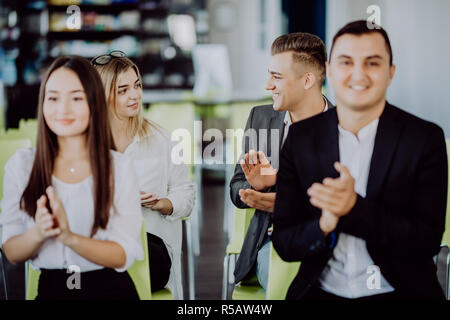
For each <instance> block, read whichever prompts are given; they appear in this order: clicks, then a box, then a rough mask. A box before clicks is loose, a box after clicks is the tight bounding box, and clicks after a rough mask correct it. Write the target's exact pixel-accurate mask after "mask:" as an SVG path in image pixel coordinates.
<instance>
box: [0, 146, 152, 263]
mask: <svg viewBox="0 0 450 320" xmlns="http://www.w3.org/2000/svg"><path fill="white" fill-rule="evenodd" d="M111 153H112V156H113V157H112V158H113V164H114V199H113V206H111V210H110V216H109V221H108V225H107V227H106V229H105V230H103V229H98V231H97V233H96V234H95V235H94V237H93V239H97V240H108V241H113V242H116V243H118V244H119V245H120V246H121V247H122V248H123V249H124V251H125V254H126V264H125V266H124V267H123V268H121V269H116V270H117V271H125V270H126V269H128V268H129V267H130V266H131V265H132V264H133V263H134V261H135V260H136V259H137V260H142V259H144V252H143V250H142V242H141V237H140V233H141V227H142V212H141V210H140V206H139V189H138V187H137V179H136V176H135V173H134V170H133V165H132V163H131V161H129V160H128V159H126V157H124V156H123V155H121V154H120V153H118V152H115V151H111ZM34 154H35V149H34V148H27V149H20V150H18V151H17V152H16V153H15V154H14V155H13V156H12V157H11V158H10V159H9V160H8V162H7V163H6V165H5V176H4V181H3V183H4V188H3V199H2V212H1V214H0V224H1V225H2V226H3V234H2V243H5V242H6V241H7V240H8V239H10V238H11V237H13V236H16V235H20V234H22V233H24V232H26V231H27V230H29V229H31V228H33V227H34V226H35V222H34V219H33V218H31V217H30V216H29V215H28V214H27V213H25V212H24V211H22V210H21V209H20V206H19V203H20V199H21V197H22V194H23V191H24V190H25V188H26V186H27V184H28V180H29V176H30V173H31V169H32V166H33V161H34ZM52 184H53V187H54V188H55V190H56V193H57V194H58V196H59V198H60V199H61V201H62V203H63V206H64V209H65V211H66V215H67V219H68V221H69V226H70V229H71V231H72V232H74V233H76V234H79V235H82V236H86V237H90V235H91V230H92V225H93V223H94V199H93V196H92V195H93V179H92V175H90V176H89V177H87V178H86V179H84V180H83V181H81V182H79V183H65V182H62V181H61V180H59V179H57V178H55V177H52ZM105 187H106V186H105ZM70 265H76V266H78V267H79V268H80V271H81V272H85V271H92V270H99V269H102V268H103V266H100V265H97V264H95V263H92V262H90V261H89V260H87V259H85V258H83V257H82V256H80V255H78V254H77V253H76V252H75V251H73V250H72V249H70V248H69V247H66V246H65V245H64V244H62V243H61V242H60V241H59V240H57V239H56V238H50V239H47V240H45V242H44V243H43V245H42V246H41V247H40V248H39V250H38V252H37V254H36V256H34V257H33V258H32V259H31V266H32V267H33V268H34V269H39V268H45V269H67V268H68V267H69V266H70Z"/></svg>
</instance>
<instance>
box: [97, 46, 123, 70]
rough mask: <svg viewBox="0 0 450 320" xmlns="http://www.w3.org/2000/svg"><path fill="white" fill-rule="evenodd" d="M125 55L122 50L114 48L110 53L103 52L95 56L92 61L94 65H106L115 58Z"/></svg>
mask: <svg viewBox="0 0 450 320" xmlns="http://www.w3.org/2000/svg"><path fill="white" fill-rule="evenodd" d="M125 56H126V55H125V53H124V52H122V51H120V50H114V51H111V52H110V53H108V54H102V55H100V56H97V57H95V58H94V59H92V60H91V63H92V64H93V65H97V66H104V65H105V64H108V63H109V62H110V61H111V60H112V59H114V58H122V57H125Z"/></svg>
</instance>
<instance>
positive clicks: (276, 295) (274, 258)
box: [266, 244, 300, 300]
mask: <svg viewBox="0 0 450 320" xmlns="http://www.w3.org/2000/svg"><path fill="white" fill-rule="evenodd" d="M299 268H300V262H286V261H284V260H282V259H281V258H280V256H279V255H278V253H277V251H276V250H275V248H274V247H273V244H272V245H271V246H270V262H269V281H268V283H267V296H266V298H267V300H284V299H286V293H287V291H288V289H289V286H290V285H291V283H292V280H294V278H295V276H296V275H297V273H298V270H299Z"/></svg>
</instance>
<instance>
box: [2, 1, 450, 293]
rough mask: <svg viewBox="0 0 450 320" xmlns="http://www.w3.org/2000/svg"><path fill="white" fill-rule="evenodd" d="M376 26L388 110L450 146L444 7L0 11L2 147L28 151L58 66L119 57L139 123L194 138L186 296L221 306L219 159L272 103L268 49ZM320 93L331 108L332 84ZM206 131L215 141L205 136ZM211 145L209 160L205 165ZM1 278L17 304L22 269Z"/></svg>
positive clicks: (345, 4) (223, 226)
mask: <svg viewBox="0 0 450 320" xmlns="http://www.w3.org/2000/svg"><path fill="white" fill-rule="evenodd" d="M374 15H377V19H379V20H378V21H379V23H380V24H381V25H382V26H383V27H384V28H385V29H386V30H387V32H388V34H389V36H390V40H391V45H392V48H393V58H394V64H396V66H397V71H396V75H395V78H394V81H393V83H392V85H391V87H390V88H389V91H388V100H389V102H391V103H392V104H394V105H397V106H399V107H400V108H403V109H404V110H406V111H409V112H412V113H414V114H416V115H418V116H420V117H422V118H425V119H427V120H430V121H433V122H435V123H437V124H439V125H440V126H441V127H442V128H443V129H444V131H445V134H446V137H447V138H448V137H450V104H449V102H448V97H447V90H450V62H449V60H448V52H450V36H449V33H450V19H448V17H449V16H450V1H447V0H430V1H421V0H396V1H392V0H391V1H387V0H378V1H377V0H316V1H297V0H149V1H144V0H78V1H67V0H48V1H23V0H18V1H12V0H9V1H8V0H1V1H0V128H1V132H0V140H1V139H5V138H6V137H9V138H29V139H30V141H31V144H34V138H35V128H36V127H35V125H36V123H35V120H34V118H35V116H36V107H37V96H38V89H39V85H40V78H41V76H42V73H43V72H44V71H45V69H46V67H47V66H48V65H49V64H50V63H51V62H52V60H53V59H54V58H55V57H58V56H60V55H66V54H76V55H81V56H84V57H86V58H89V59H91V58H93V57H95V56H97V55H100V54H104V53H108V52H110V51H111V50H121V51H123V52H125V53H126V54H127V56H128V57H130V58H131V59H132V60H133V61H135V63H136V64H137V65H138V67H139V69H140V72H141V76H142V79H143V88H144V95H143V102H144V108H145V114H146V116H147V117H149V118H150V119H152V120H154V121H156V122H157V123H159V124H160V125H162V126H163V127H166V128H167V129H168V130H171V131H173V130H175V129H177V128H185V129H187V130H188V131H189V132H190V134H191V135H192V140H193V143H192V146H193V149H192V151H193V152H192V154H190V155H189V156H190V157H191V158H190V159H191V160H192V161H194V162H195V165H194V166H193V171H192V172H193V179H195V181H196V183H197V194H198V197H197V203H196V207H195V209H194V212H193V214H192V217H191V219H190V221H189V223H186V224H185V225H186V228H185V239H184V240H185V241H184V257H185V297H186V299H187V298H190V299H194V298H195V299H220V298H221V292H222V274H223V257H224V255H225V248H226V245H227V244H228V243H229V241H230V240H231V239H232V238H233V230H234V228H233V223H234V208H233V206H232V204H231V202H230V200H229V196H228V192H229V190H228V184H229V181H230V179H231V176H232V173H233V170H234V166H233V165H231V164H228V165H225V164H223V163H224V162H225V158H226V153H227V152H225V151H229V150H233V154H235V156H234V157H235V158H236V157H237V155H238V154H239V151H240V140H239V139H238V138H237V137H235V136H231V139H230V137H227V136H226V129H239V128H243V127H244V126H245V123H246V120H247V117H248V114H249V111H250V109H251V108H252V107H253V106H256V105H261V104H270V103H271V98H270V95H269V92H266V91H265V90H264V85H265V82H266V80H267V75H268V74H267V66H268V60H269V57H270V46H271V43H272V42H273V40H274V39H275V38H276V37H277V36H279V35H281V34H283V33H287V32H297V31H302V32H310V33H313V34H316V35H317V36H319V37H320V38H321V39H323V41H324V42H325V43H326V45H327V48H328V51H329V48H330V46H331V40H332V38H333V35H334V34H335V33H336V31H337V30H338V29H339V28H340V27H342V26H343V25H344V24H346V23H347V22H350V21H352V20H356V19H368V18H371V17H372V18H373V17H374ZM378 21H377V20H375V22H378ZM323 91H324V93H325V94H326V95H327V96H328V97H329V98H330V100H331V101H332V102H334V94H333V91H332V89H331V88H330V87H329V86H328V85H325V86H324V88H323ZM194 121H201V122H198V123H200V125H199V126H200V127H198V125H197V126H196V125H194V124H195V122H194ZM210 129H213V130H215V131H208V130H210ZM208 132H209V133H211V132H214V133H215V134H213V136H214V138H211V137H210V136H211V134H209V135H208V134H206V135H205V136H203V135H204V134H205V133H208ZM220 135H222V137H223V138H224V139H223V140H220V139H217V137H218V136H220ZM202 136H203V139H202ZM213 142H218V143H216V144H215V146H216V148H215V150H214V151H213V152H211V153H208V156H206V155H204V154H203V153H204V151H205V150H208V145H209V146H210V147H211V143H213ZM210 149H211V148H210ZM210 149H209V150H210ZM2 152H3V150H2V151H0V153H2ZM208 157H209V158H208ZM1 170H3V165H2V168H1ZM4 269H6V271H7V279H9V281H8V293H9V298H12V299H22V298H23V294H24V280H23V266H16V267H13V266H11V265H9V264H8V263H7V262H6V267H5V268H4ZM0 281H1V280H0ZM0 298H5V296H4V295H0Z"/></svg>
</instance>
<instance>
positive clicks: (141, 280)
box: [26, 221, 173, 300]
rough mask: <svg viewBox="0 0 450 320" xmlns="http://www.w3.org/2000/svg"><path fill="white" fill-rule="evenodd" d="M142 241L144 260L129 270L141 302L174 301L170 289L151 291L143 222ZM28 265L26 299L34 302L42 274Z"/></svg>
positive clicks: (135, 263) (137, 262)
mask: <svg viewBox="0 0 450 320" xmlns="http://www.w3.org/2000/svg"><path fill="white" fill-rule="evenodd" d="M141 240H142V247H143V250H144V260H142V261H137V260H136V261H135V262H134V264H133V265H132V266H131V267H130V268H129V269H128V270H127V271H128V273H129V274H130V277H131V279H132V280H133V282H134V285H135V287H136V291H137V293H138V295H139V298H140V299H141V300H172V299H173V297H172V293H171V292H170V290H168V289H162V290H159V291H157V292H153V293H152V291H151V285H150V272H149V270H150V267H149V258H148V246H147V233H146V231H145V223H144V221H143V222H142V230H141ZM27 264H28V266H27V267H26V270H27V274H26V299H27V300H34V299H35V298H36V296H37V292H38V283H39V277H40V275H41V272H40V271H37V270H34V269H33V268H31V265H30V264H29V263H27Z"/></svg>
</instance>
